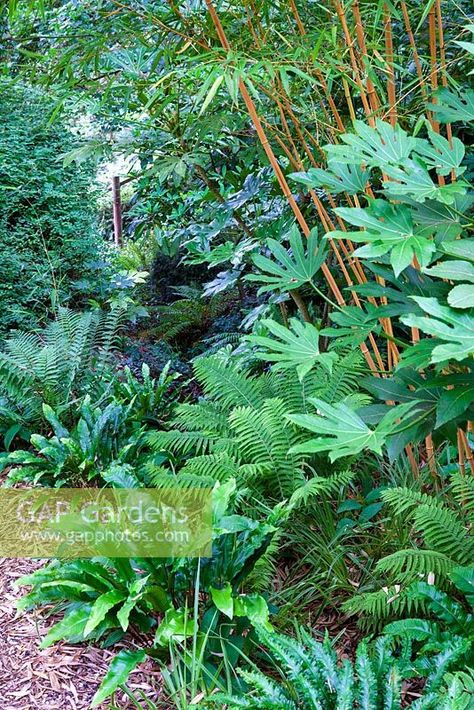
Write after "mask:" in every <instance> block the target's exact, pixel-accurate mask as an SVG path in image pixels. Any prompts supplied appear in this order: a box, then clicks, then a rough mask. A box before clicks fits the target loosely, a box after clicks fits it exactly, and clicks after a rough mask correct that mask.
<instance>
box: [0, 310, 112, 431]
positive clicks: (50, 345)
mask: <svg viewBox="0 0 474 710" xmlns="http://www.w3.org/2000/svg"><path fill="white" fill-rule="evenodd" d="M123 321H124V313H123V312H122V310H121V309H119V308H115V309H112V310H111V311H110V312H108V313H102V312H100V311H93V312H89V313H74V312H73V311H70V310H68V309H65V308H61V309H59V310H58V312H57V316H56V320H55V321H54V322H52V323H51V324H49V325H48V326H47V327H46V328H45V330H44V331H43V332H42V333H40V334H32V333H18V334H17V335H14V336H12V337H11V338H9V339H8V340H7V341H6V343H5V347H4V351H3V352H1V353H0V394H3V395H4V396H5V397H6V399H7V403H8V406H7V407H5V409H6V410H10V412H12V413H13V414H16V415H18V416H19V417H20V419H21V420H22V422H23V423H24V425H25V426H33V425H38V424H39V423H40V422H41V420H42V405H43V403H46V404H48V405H50V406H51V407H53V409H55V410H56V411H58V412H59V413H61V412H64V411H65V410H67V408H68V407H69V406H71V404H72V401H73V400H74V399H75V398H76V397H77V396H79V395H81V394H85V393H86V392H88V391H89V390H90V384H91V373H92V372H93V374H94V379H95V381H96V382H97V381H100V372H101V370H103V369H104V368H105V367H107V365H108V364H109V362H110V358H111V353H112V351H113V349H114V348H115V347H116V345H117V338H118V334H119V331H120V328H121V325H122V324H123ZM4 416H6V412H5V413H4Z"/></svg>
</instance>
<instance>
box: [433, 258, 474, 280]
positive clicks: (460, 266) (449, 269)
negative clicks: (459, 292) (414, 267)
mask: <svg viewBox="0 0 474 710" xmlns="http://www.w3.org/2000/svg"><path fill="white" fill-rule="evenodd" d="M423 273H425V274H429V276H438V277H439V278H441V279H450V280H451V281H469V283H474V264H470V263H469V262H468V261H458V260H456V259H452V260H449V261H441V262H440V263H439V264H435V265H434V266H430V267H429V268H427V269H423Z"/></svg>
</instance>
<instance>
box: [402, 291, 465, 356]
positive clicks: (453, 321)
mask: <svg viewBox="0 0 474 710" xmlns="http://www.w3.org/2000/svg"><path fill="white" fill-rule="evenodd" d="M412 298H413V300H414V301H416V303H417V304H418V305H419V306H420V308H421V309H422V310H424V311H425V313H427V314H428V316H430V317H427V316H416V315H408V316H402V317H401V320H402V322H403V323H405V325H409V326H412V327H415V328H420V330H422V331H423V333H427V334H428V335H432V336H434V337H435V338H439V339H440V340H442V341H445V342H444V343H443V344H441V345H435V346H434V347H433V350H432V353H431V362H432V363H438V362H445V361H446V360H451V359H453V360H459V361H461V360H464V359H465V358H467V357H469V356H472V354H473V353H474V317H473V316H471V315H469V314H467V313H459V312H458V311H455V310H453V309H452V308H448V307H447V306H443V305H441V303H439V301H437V300H436V298H426V297H424V296H412Z"/></svg>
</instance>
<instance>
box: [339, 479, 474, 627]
mask: <svg viewBox="0 0 474 710" xmlns="http://www.w3.org/2000/svg"><path fill="white" fill-rule="evenodd" d="M452 487H453V491H454V493H455V499H457V500H458V501H459V503H460V504H461V503H462V502H463V501H464V499H465V498H467V499H468V500H470V499H471V498H470V495H472V484H470V483H469V482H466V483H465V482H464V480H463V479H462V477H461V476H460V475H459V474H454V475H453V477H452ZM382 498H383V500H384V502H385V503H387V504H388V505H389V506H390V507H391V508H392V509H393V511H394V514H395V516H397V517H401V518H403V520H404V521H409V522H411V524H412V527H413V542H414V547H413V548H408V549H404V550H397V551H396V552H394V553H393V554H391V555H388V556H386V557H384V558H382V559H381V560H379V561H378V562H377V565H376V572H377V573H378V575H379V576H380V577H381V578H382V579H383V585H384V588H385V587H386V585H387V580H388V584H390V585H396V586H394V587H393V586H392V588H391V589H390V590H386V589H385V591H384V589H380V590H378V591H375V592H363V593H360V594H358V595H357V596H356V597H354V598H353V599H350V600H349V601H347V602H345V610H346V611H348V612H350V613H358V614H364V615H366V616H368V617H371V618H372V619H373V620H375V621H377V620H380V619H386V618H388V617H390V616H395V617H396V616H400V615H403V614H406V613H407V612H411V611H413V607H412V605H413V599H410V597H409V595H407V591H406V589H407V585H408V584H409V583H411V582H413V581H414V580H417V579H420V578H425V579H431V578H434V579H436V581H437V583H438V584H440V585H441V586H446V585H447V586H449V585H450V584H451V582H450V574H451V572H452V571H453V569H454V567H455V566H456V565H464V564H469V563H471V562H472V560H473V559H474V538H473V535H472V522H473V516H472V512H470V510H471V509H470V507H469V505H468V506H467V507H466V508H463V507H459V508H458V507H457V506H456V503H455V501H454V502H453V501H451V506H452V507H448V502H444V501H443V499H442V498H439V497H435V496H431V495H429V494H427V493H421V492H419V491H414V490H411V489H409V488H402V487H397V488H391V489H387V490H385V491H383V492H382ZM415 544H416V545H417V546H416V547H415ZM416 603H419V604H423V603H424V602H423V599H421V598H420V599H418V601H417V602H416ZM362 623H365V622H364V621H363V622H362Z"/></svg>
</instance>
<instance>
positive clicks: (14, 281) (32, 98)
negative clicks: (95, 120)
mask: <svg viewBox="0 0 474 710" xmlns="http://www.w3.org/2000/svg"><path fill="white" fill-rule="evenodd" d="M48 109H49V102H48V101H47V99H46V98H45V96H43V95H42V94H41V93H39V92H37V91H33V90H32V89H29V88H26V87H24V86H15V87H8V88H3V89H2V92H1V101H0V125H1V129H0V249H1V252H2V262H1V266H0V301H1V303H2V312H1V314H0V331H1V330H7V329H11V328H18V327H22V328H25V327H32V326H35V325H36V324H37V323H38V321H41V320H44V318H45V317H46V316H47V314H48V313H49V311H50V309H51V308H52V306H54V305H57V304H65V303H67V302H70V300H71V294H72V292H73V290H72V288H71V284H72V282H73V281H74V279H77V278H79V276H83V275H84V271H85V270H87V268H86V265H87V262H90V261H92V260H93V259H94V258H97V256H98V253H99V252H98V244H99V242H98V232H97V231H96V223H95V216H94V207H95V192H96V188H95V184H94V172H93V169H92V166H91V165H90V164H88V163H81V164H80V165H79V166H77V165H75V164H73V165H68V166H64V165H63V160H62V156H63V155H64V154H65V153H68V152H70V151H72V150H75V149H77V147H78V140H77V138H76V137H75V136H74V135H73V134H72V133H71V132H70V131H69V130H68V128H67V126H66V125H65V124H64V122H62V121H60V120H59V121H58V120H56V121H55V122H54V123H53V124H51V125H48V123H47V117H48Z"/></svg>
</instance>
